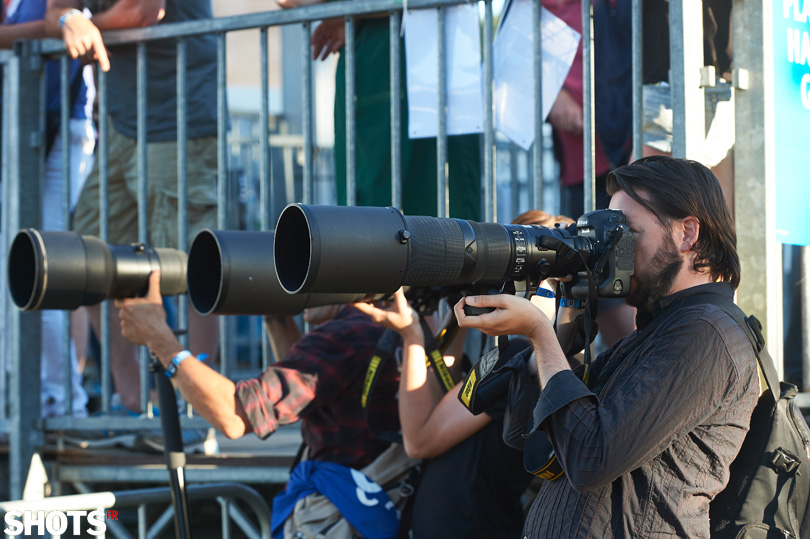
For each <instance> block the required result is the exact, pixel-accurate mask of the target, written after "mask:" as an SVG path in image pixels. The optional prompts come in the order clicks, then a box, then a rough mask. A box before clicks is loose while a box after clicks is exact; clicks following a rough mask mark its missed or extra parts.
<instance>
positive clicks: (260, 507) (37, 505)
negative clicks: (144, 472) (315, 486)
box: [0, 483, 271, 539]
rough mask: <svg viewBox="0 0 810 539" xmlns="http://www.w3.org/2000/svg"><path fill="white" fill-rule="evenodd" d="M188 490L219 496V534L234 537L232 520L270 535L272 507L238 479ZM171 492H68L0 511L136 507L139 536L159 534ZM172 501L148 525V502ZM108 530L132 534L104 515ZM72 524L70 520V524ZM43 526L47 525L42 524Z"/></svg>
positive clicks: (1, 506)
mask: <svg viewBox="0 0 810 539" xmlns="http://www.w3.org/2000/svg"><path fill="white" fill-rule="evenodd" d="M186 489H187V490H186V492H187V495H188V499H189V501H200V500H214V499H215V500H216V501H217V502H218V503H219V504H220V506H221V519H222V527H221V530H220V532H221V534H220V536H221V537H223V538H229V537H231V526H230V522H231V521H233V522H234V523H236V525H237V526H238V527H239V528H240V530H241V531H242V532H243V533H244V534H245V536H246V537H249V538H251V539H253V538H257V539H258V538H261V539H270V517H271V514H270V508H269V507H268V506H267V503H266V502H265V500H264V498H263V497H262V496H261V495H260V494H259V493H258V492H256V491H255V490H254V489H252V488H250V487H248V486H247V485H242V484H239V483H210V484H206V485H188V487H186ZM233 500H239V501H241V502H244V503H245V504H246V505H247V506H248V507H249V508H250V509H251V510H252V512H253V514H254V515H255V516H256V518H257V519H258V525H259V527H258V529H257V528H256V526H255V525H254V523H253V519H251V518H249V516H248V515H246V514H245V513H244V511H243V510H242V509H241V508H240V507H239V506H238V505H235V504H233V503H232V501H233ZM171 503H172V493H171V489H170V488H169V487H161V488H145V489H137V490H122V491H115V492H95V493H82V494H74V495H69V496H53V497H50V498H44V499H42V500H30V501H9V502H0V511H3V512H4V513H7V512H9V511H20V512H21V513H23V514H24V513H25V511H33V512H36V511H45V514H46V515H47V514H48V513H50V512H51V511H62V512H66V511H95V510H97V509H121V508H131V507H135V508H137V512H138V514H137V520H138V535H137V536H138V537H159V536H161V533H162V532H163V531H164V529H165V528H166V527H167V526H169V525H171V522H172V517H173V509H172V505H171ZM154 504H169V507H168V508H167V509H166V510H165V511H164V512H163V513H162V514H161V515H160V516H159V517H158V518H157V519H155V520H154V522H153V523H152V524H151V525H149V522H148V520H147V511H146V509H147V506H149V505H154ZM192 522H194V521H192ZM105 523H106V525H107V528H108V530H109V531H110V532H111V533H112V535H114V536H115V537H119V538H130V537H132V535H131V534H130V533H129V531H128V530H127V528H126V527H125V526H124V525H123V523H121V522H119V521H117V520H113V519H105ZM70 525H71V524H70V523H69V524H68V526H70ZM43 527H44V525H43Z"/></svg>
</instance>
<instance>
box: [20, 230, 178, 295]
mask: <svg viewBox="0 0 810 539" xmlns="http://www.w3.org/2000/svg"><path fill="white" fill-rule="evenodd" d="M186 259H187V257H186V253H184V252H183V251H178V250H177V249H153V248H148V247H144V246H143V245H140V244H133V245H108V244H107V243H105V242H103V241H101V240H100V239H99V238H96V237H94V236H81V235H79V234H77V233H75V232H55V231H39V230H36V229H33V228H29V229H25V230H20V231H19V232H18V233H17V235H16V236H15V238H14V241H13V242H12V244H11V249H10V250H9V255H8V286H9V291H10V292H11V298H12V300H13V301H14V303H15V304H16V305H17V307H19V308H20V309H22V310H24V311H35V310H40V309H75V308H77V307H79V306H81V305H94V304H97V303H100V302H101V301H104V300H105V299H117V298H126V297H135V296H143V295H145V294H146V291H147V289H148V286H149V274H150V273H151V272H152V271H154V270H158V269H159V270H161V281H160V291H161V294H164V295H175V294H182V293H184V292H185V291H186Z"/></svg>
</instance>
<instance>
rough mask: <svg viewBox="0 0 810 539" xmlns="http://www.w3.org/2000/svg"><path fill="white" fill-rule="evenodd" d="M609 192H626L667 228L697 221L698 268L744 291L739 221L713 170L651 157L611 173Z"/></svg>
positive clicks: (670, 159) (696, 252)
mask: <svg viewBox="0 0 810 539" xmlns="http://www.w3.org/2000/svg"><path fill="white" fill-rule="evenodd" d="M607 191H608V194H610V195H613V194H614V193H616V192H617V191H624V192H625V193H627V194H628V195H630V196H631V197H632V198H633V199H634V200H635V201H636V202H638V203H639V204H641V205H642V206H644V207H645V208H647V209H648V210H650V211H651V212H652V213H653V214H655V216H656V217H658V220H659V221H661V223H663V224H664V226H666V227H670V226H671V224H672V221H673V220H676V219H683V218H685V217H689V216H692V217H695V218H697V219H698V221H699V222H700V233H699V235H698V240H697V242H695V244H694V246H693V247H692V250H693V251H694V252H695V254H696V255H697V256H696V257H695V264H694V269H695V270H698V271H700V270H702V269H704V268H706V269H708V270H709V271H710V273H711V276H712V278H713V279H715V280H722V281H726V282H728V283H731V285H732V286H733V287H734V288H737V286H739V284H740V259H739V257H738V256H737V233H736V231H735V230H734V219H733V218H732V216H731V212H730V211H729V208H728V205H727V204H726V200H725V198H724V197H723V191H722V189H721V188H720V184H719V183H718V181H717V178H716V177H715V176H714V174H712V172H711V171H710V170H709V169H708V168H706V167H705V166H703V165H701V164H700V163H698V162H696V161H690V160H688V159H675V158H672V157H663V156H652V157H645V158H642V159H639V160H638V161H635V162H633V163H632V164H629V165H625V166H623V167H619V168H617V169H616V170H614V171H613V172H611V173H610V174H609V175H608V177H607ZM639 191H643V192H644V195H645V198H642V197H641V196H640V195H639Z"/></svg>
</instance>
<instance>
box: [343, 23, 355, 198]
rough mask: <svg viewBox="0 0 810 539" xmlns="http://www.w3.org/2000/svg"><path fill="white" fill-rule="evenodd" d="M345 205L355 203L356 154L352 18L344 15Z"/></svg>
mask: <svg viewBox="0 0 810 539" xmlns="http://www.w3.org/2000/svg"><path fill="white" fill-rule="evenodd" d="M345 30H346V45H345V48H344V50H345V51H346V205H347V206H354V205H355V204H356V203H357V192H356V180H357V179H356V178H355V173H356V170H357V164H356V162H355V161H356V155H355V153H354V148H355V144H354V136H355V133H356V128H355V102H354V92H355V84H354V78H355V74H356V72H355V61H354V18H353V17H346V28H345Z"/></svg>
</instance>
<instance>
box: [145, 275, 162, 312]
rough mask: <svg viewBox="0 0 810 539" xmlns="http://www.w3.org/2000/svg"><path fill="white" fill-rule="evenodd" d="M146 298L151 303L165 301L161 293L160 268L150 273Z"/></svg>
mask: <svg viewBox="0 0 810 539" xmlns="http://www.w3.org/2000/svg"><path fill="white" fill-rule="evenodd" d="M146 299H147V301H149V303H161V304H162V303H163V298H162V297H161V295H160V270H155V271H153V272H152V273H150V274H149V290H148V291H147V292H146Z"/></svg>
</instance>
